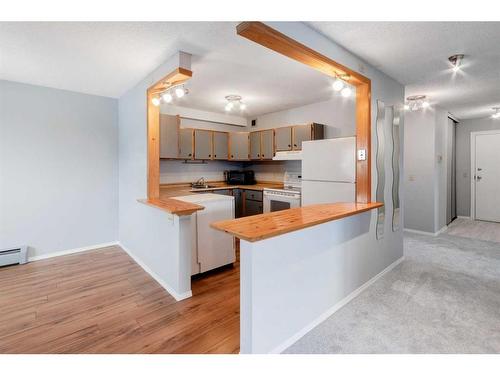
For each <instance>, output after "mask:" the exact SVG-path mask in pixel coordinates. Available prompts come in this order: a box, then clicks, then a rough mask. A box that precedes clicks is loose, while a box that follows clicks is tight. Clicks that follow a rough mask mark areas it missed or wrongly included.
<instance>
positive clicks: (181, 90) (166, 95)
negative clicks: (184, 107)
mask: <svg viewBox="0 0 500 375" xmlns="http://www.w3.org/2000/svg"><path fill="white" fill-rule="evenodd" d="M187 94H189V90H188V89H186V88H185V87H184V85H177V86H171V87H169V88H168V89H166V90H165V91H163V92H162V93H160V96H159V97H154V98H153V99H151V103H153V105H155V106H159V105H160V104H161V101H163V102H164V103H172V101H173V100H174V95H175V97H176V98H178V99H180V98H182V97H183V96H184V95H187ZM160 98H161V100H160Z"/></svg>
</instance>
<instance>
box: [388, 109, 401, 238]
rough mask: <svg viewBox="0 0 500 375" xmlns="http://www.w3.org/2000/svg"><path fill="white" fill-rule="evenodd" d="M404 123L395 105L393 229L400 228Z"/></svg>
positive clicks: (393, 119)
mask: <svg viewBox="0 0 500 375" xmlns="http://www.w3.org/2000/svg"><path fill="white" fill-rule="evenodd" d="M401 125H402V116H401V109H400V108H398V107H394V110H393V118H392V127H391V129H392V207H393V212H392V231H393V232H396V231H398V230H399V223H400V202H399V159H400V142H401V141H400V138H399V130H400V129H401Z"/></svg>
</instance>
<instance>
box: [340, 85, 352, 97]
mask: <svg viewBox="0 0 500 375" xmlns="http://www.w3.org/2000/svg"><path fill="white" fill-rule="evenodd" d="M351 92H352V90H351V88H350V87H347V86H346V87H344V88H343V89H342V90H341V91H340V94H341V95H342V96H343V97H344V98H348V97H349V96H351Z"/></svg>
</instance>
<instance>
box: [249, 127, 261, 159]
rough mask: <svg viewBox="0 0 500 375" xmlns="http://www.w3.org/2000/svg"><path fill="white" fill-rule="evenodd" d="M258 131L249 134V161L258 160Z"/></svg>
mask: <svg viewBox="0 0 500 375" xmlns="http://www.w3.org/2000/svg"><path fill="white" fill-rule="evenodd" d="M260 133H261V132H260V131H256V132H251V133H250V159H252V160H258V159H260Z"/></svg>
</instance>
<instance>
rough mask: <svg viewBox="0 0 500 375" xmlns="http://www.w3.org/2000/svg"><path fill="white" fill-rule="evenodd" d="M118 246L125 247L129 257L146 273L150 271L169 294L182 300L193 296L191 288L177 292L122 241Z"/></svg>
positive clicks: (124, 249)
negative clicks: (184, 291)
mask: <svg viewBox="0 0 500 375" xmlns="http://www.w3.org/2000/svg"><path fill="white" fill-rule="evenodd" d="M118 246H120V247H121V248H122V249H123V251H125V252H126V253H127V254H128V255H129V257H131V258H132V259H133V260H134V261H135V262H136V263H137V264H138V265H139V266H141V268H142V269H143V270H144V271H145V272H146V273H148V274H149V276H151V277H152V278H153V279H155V280H156V282H157V283H158V284H160V285H161V286H162V287H163V289H165V290H166V291H167V292H168V294H170V295H171V296H172V297H174V298H175V300H176V301H182V300H183V299H186V298H189V297H192V296H193V293H192V291H191V290H190V291H189V292H186V293H182V294H180V293H177V292H176V291H175V290H174V288H172V287H171V286H170V285H168V284H167V283H166V282H165V280H163V279H162V278H161V277H160V276H158V275H157V274H156V273H155V272H154V271H153V270H151V268H149V267H148V266H147V265H146V264H145V263H144V262H143V261H142V260H140V259H139V258H137V257H136V256H135V255H134V254H132V252H131V251H130V250H129V249H127V248H126V247H125V246H123V245H122V244H121V243H120V242H118Z"/></svg>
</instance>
